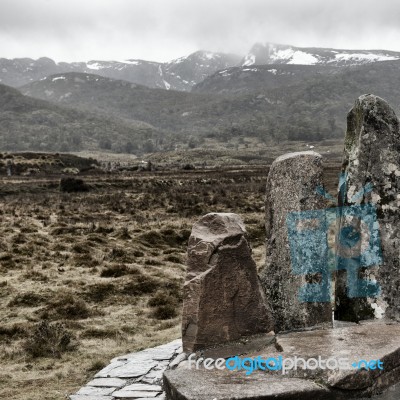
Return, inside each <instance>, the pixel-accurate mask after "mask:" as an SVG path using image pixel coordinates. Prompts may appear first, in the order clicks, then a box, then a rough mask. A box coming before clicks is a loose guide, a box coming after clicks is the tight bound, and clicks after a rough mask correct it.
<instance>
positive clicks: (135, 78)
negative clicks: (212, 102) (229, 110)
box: [0, 51, 241, 91]
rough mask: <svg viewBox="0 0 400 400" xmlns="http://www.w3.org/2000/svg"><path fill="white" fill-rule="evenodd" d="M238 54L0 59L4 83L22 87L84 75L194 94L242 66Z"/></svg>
mask: <svg viewBox="0 0 400 400" xmlns="http://www.w3.org/2000/svg"><path fill="white" fill-rule="evenodd" d="M240 60H241V57H240V56H237V55H234V54H223V53H212V52H208V51H197V52H195V53H193V54H190V55H189V56H187V57H181V58H178V59H176V60H173V61H171V62H168V63H158V62H153V61H145V60H134V59H129V60H123V61H99V60H93V61H89V62H74V63H65V62H60V63H56V62H54V61H53V60H51V59H50V58H39V59H38V60H32V59H30V58H18V59H12V60H10V59H5V58H1V59H0V83H2V84H5V85H9V86H13V87H20V86H23V85H25V84H27V83H30V82H34V81H38V80H40V79H43V78H46V77H47V76H50V75H54V74H59V73H66V72H80V73H91V74H97V75H100V76H104V77H106V78H113V79H121V80H125V81H128V82H133V83H137V84H140V85H145V86H148V87H150V88H161V89H167V90H169V89H174V90H180V91H190V89H191V88H192V86H194V85H195V84H197V83H199V82H201V81H202V80H204V79H205V78H206V77H207V76H210V75H212V74H214V73H215V72H217V71H218V70H221V69H224V68H228V67H231V66H233V65H237V64H239V63H240Z"/></svg>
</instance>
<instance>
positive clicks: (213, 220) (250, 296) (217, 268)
mask: <svg viewBox="0 0 400 400" xmlns="http://www.w3.org/2000/svg"><path fill="white" fill-rule="evenodd" d="M272 329H273V322H272V318H271V314H270V312H269V309H268V306H267V304H266V302H265V297H264V294H263V291H262V288H261V285H260V283H259V280H258V276H257V270H256V264H255V263H254V261H253V259H252V257H251V248H250V246H249V244H248V242H247V239H246V230H245V227H244V225H243V222H242V220H241V219H240V217H239V216H238V215H236V214H229V213H210V214H207V215H205V216H203V217H202V218H201V219H200V220H199V221H197V222H196V223H195V224H194V226H193V229H192V234H191V236H190V239H189V246H188V269H187V275H186V282H185V285H184V300H183V320H182V341H183V350H184V351H185V352H193V351H196V350H199V349H203V348H206V347H210V346H212V345H215V344H220V343H224V342H228V341H232V340H237V339H239V338H241V337H242V336H246V335H252V334H256V333H262V332H269V331H271V330H272Z"/></svg>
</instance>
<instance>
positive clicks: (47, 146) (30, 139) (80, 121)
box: [0, 85, 157, 151]
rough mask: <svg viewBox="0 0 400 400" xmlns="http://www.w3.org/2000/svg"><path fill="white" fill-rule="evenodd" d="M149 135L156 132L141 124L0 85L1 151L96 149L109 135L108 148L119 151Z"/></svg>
mask: <svg viewBox="0 0 400 400" xmlns="http://www.w3.org/2000/svg"><path fill="white" fill-rule="evenodd" d="M153 135H157V132H156V131H155V130H154V129H153V128H152V127H150V126H149V125H146V124H143V123H139V122H133V121H132V122H129V123H126V122H123V121H119V120H116V119H112V118H109V117H108V116H104V117H100V116H97V115H94V114H92V113H87V112H85V113H84V112H81V111H77V110H73V109H69V108H62V107H59V106H57V105H54V104H52V103H48V102H46V101H43V100H38V99H33V98H31V97H28V96H24V95H22V94H21V93H20V92H19V91H17V90H16V89H13V88H11V87H8V86H5V85H0V149H1V150H46V151H73V150H81V149H99V148H102V143H107V141H108V140H110V138H112V144H113V147H112V148H111V149H113V150H114V151H123V150H124V149H125V148H126V145H127V144H128V143H131V144H136V145H140V144H141V143H143V142H144V141H145V140H147V139H148V138H151V137H152V136H153ZM107 147H108V146H106V148H107ZM128 147H130V145H128Z"/></svg>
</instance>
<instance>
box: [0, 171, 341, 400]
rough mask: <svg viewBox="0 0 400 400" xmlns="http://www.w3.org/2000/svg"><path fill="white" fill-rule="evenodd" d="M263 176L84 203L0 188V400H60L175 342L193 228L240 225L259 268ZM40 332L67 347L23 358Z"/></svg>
mask: <svg viewBox="0 0 400 400" xmlns="http://www.w3.org/2000/svg"><path fill="white" fill-rule="evenodd" d="M336 169H337V168H336ZM332 171H333V170H332ZM267 172H268V167H262V166H259V167H254V168H252V169H245V170H228V169H225V170H219V171H198V170H194V171H180V172H176V173H172V172H158V173H157V172H156V173H142V174H133V175H131V176H129V175H115V176H106V177H90V176H88V177H84V179H85V181H86V182H87V183H88V184H89V185H90V187H91V190H90V191H89V192H86V193H60V192H59V191H58V185H57V180H55V179H51V178H48V179H44V178H41V179H35V178H20V179H19V178H13V180H12V181H11V180H8V179H7V178H3V179H2V181H1V187H2V189H1V192H0V218H1V224H0V238H1V241H0V274H1V277H0V306H1V309H0V321H1V322H0V364H1V372H0V398H4V399H6V398H7V399H10V400H12V399H15V400H17V399H18V400H25V399H31V400H39V399H40V400H44V399H51V400H54V399H65V395H66V394H68V393H73V392H74V391H75V390H76V389H78V388H79V387H80V386H81V385H83V384H84V383H85V382H86V381H87V380H89V379H91V377H92V376H93V374H94V373H95V372H96V371H98V370H99V369H101V368H102V366H104V365H105V364H107V363H108V362H109V360H110V359H111V358H113V357H115V356H117V355H121V354H124V353H128V352H132V351H135V350H138V349H142V348H146V347H148V346H153V345H157V344H161V343H163V342H166V341H169V340H172V339H174V338H177V337H179V336H180V310H181V301H182V284H183V279H184V273H185V262H186V245H187V239H188V237H189V235H190V230H191V226H192V224H193V223H194V222H195V220H196V219H197V218H198V217H200V216H201V215H202V214H205V213H207V212H211V211H216V212H218V211H224V212H229V211H231V212H235V213H238V214H240V215H242V217H243V218H244V221H245V223H246V226H247V228H248V231H249V235H250V241H251V244H252V245H253V254H254V258H255V260H256V262H257V264H258V265H259V266H261V265H262V264H263V262H264V247H263V244H264V226H263V224H264V223H263V221H264V208H263V206H264V204H263V198H264V187H265V183H266V177H267ZM335 174H336V170H335ZM331 175H332V176H331ZM331 175H329V179H330V180H331V181H332V182H331V183H330V185H331V186H333V185H334V178H333V172H332V173H331ZM57 179H58V178H57ZM41 321H49V323H51V324H57V323H62V324H63V327H64V328H65V329H66V330H67V331H68V332H70V333H71V334H72V335H73V337H74V338H76V347H74V348H69V349H68V350H69V351H59V352H58V353H57V357H60V358H57V357H51V356H49V354H43V355H45V357H41V356H40V355H41V354H38V355H39V357H33V355H32V352H31V353H30V352H29V351H27V350H26V341H27V340H28V339H29V338H30V337H32V334H33V332H34V331H35V329H36V328H37V326H38V324H40V323H41ZM61 350H62V348H61ZM35 355H37V354H35Z"/></svg>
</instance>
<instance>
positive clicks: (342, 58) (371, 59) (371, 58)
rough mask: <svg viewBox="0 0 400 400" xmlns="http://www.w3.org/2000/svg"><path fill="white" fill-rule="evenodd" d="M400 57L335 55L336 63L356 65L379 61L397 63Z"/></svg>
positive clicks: (352, 54) (354, 54)
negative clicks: (352, 62)
mask: <svg viewBox="0 0 400 400" xmlns="http://www.w3.org/2000/svg"><path fill="white" fill-rule="evenodd" d="M399 59H400V57H393V56H387V55H383V54H373V53H351V54H348V53H337V54H335V60H336V61H346V62H348V61H350V62H351V61H354V62H356V63H359V62H360V61H366V62H377V61H396V60H399ZM335 60H332V61H331V62H334V61H335Z"/></svg>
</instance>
